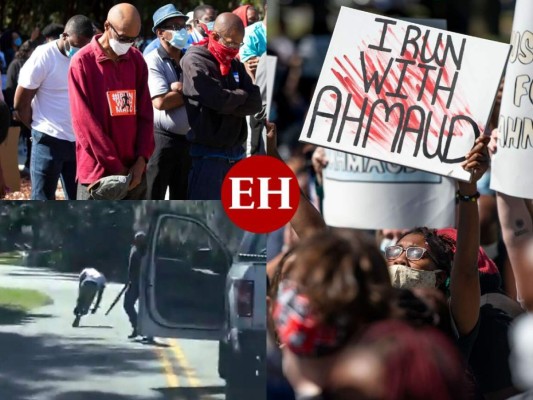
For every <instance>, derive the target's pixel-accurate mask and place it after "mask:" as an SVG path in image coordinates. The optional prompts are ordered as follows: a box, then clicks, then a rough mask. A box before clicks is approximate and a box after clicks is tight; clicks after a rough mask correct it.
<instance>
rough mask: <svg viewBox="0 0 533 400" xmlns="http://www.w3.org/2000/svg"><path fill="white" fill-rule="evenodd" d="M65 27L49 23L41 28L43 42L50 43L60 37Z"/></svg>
mask: <svg viewBox="0 0 533 400" xmlns="http://www.w3.org/2000/svg"><path fill="white" fill-rule="evenodd" d="M64 29H65V27H64V26H63V25H61V24H56V23H51V24H48V25H46V26H45V27H44V28H43V31H42V35H43V36H44V39H45V42H52V41H54V40H56V39H57V38H58V37H60V36H61V34H62V33H63V31H64Z"/></svg>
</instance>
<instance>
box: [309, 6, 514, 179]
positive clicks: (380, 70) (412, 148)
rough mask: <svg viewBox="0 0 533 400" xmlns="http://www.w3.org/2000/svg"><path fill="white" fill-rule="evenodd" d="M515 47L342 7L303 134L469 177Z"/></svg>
mask: <svg viewBox="0 0 533 400" xmlns="http://www.w3.org/2000/svg"><path fill="white" fill-rule="evenodd" d="M509 51H510V46H509V45H507V44H504V43H497V42H492V41H489V40H484V39H479V38H474V37H470V36H465V35H460V34H456V33H451V32H448V31H443V30H440V29H436V28H430V27H427V26H423V25H417V24H414V23H409V22H405V21H400V20H396V19H392V18H386V17H383V16H378V15H375V14H370V13H365V12H362V11H358V10H353V9H349V8H346V7H342V8H341V12H340V15H339V18H338V20H337V24H336V26H335V31H334V33H333V37H332V40H331V44H330V47H329V49H328V53H327V55H326V60H325V62H324V65H323V67H322V72H321V74H320V78H319V80H318V84H317V87H316V90H315V94H314V96H313V100H312V103H311V107H310V109H309V112H308V114H307V118H306V121H305V124H304V127H303V130H302V133H301V135H300V141H303V142H308V143H313V144H316V145H319V146H323V147H327V148H331V149H337V150H342V151H345V152H348V153H352V154H357V155H362V156H366V157H370V158H375V159H379V160H383V161H388V162H391V163H394V164H399V165H404V166H408V167H412V168H416V169H420V170H425V171H428V172H433V173H437V174H440V175H445V176H452V177H455V178H458V179H461V180H465V181H467V180H469V179H470V173H468V172H466V171H464V170H463V169H462V167H461V166H460V164H461V162H462V161H464V155H465V154H466V153H467V152H468V151H469V150H470V149H471V148H472V145H473V143H474V140H475V138H476V137H477V136H479V135H480V134H482V133H483V131H484V128H485V126H486V124H487V121H488V119H489V115H490V112H491V109H492V105H493V102H494V99H495V97H496V92H497V89H498V85H499V83H500V80H501V77H502V73H503V69H504V66H505V63H506V61H507V57H508V54H509Z"/></svg>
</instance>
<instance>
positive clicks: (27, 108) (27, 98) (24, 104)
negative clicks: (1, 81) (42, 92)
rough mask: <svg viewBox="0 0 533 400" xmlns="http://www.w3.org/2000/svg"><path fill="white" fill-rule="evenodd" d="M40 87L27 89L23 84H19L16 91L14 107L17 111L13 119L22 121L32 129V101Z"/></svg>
mask: <svg viewBox="0 0 533 400" xmlns="http://www.w3.org/2000/svg"><path fill="white" fill-rule="evenodd" d="M37 90H38V89H26V88H23V87H22V86H17V90H16V91H15V99H14V101H13V108H14V109H15V112H14V114H13V119H15V120H16V121H20V122H22V123H23V124H24V125H25V126H26V127H28V128H29V129H31V121H32V118H31V116H32V112H31V101H32V100H33V98H34V97H35V95H36V94H37Z"/></svg>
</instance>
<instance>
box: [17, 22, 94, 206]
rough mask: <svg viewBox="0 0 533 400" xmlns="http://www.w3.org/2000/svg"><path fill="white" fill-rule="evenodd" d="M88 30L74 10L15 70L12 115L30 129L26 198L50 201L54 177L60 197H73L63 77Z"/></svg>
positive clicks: (72, 139) (71, 151)
mask: <svg viewBox="0 0 533 400" xmlns="http://www.w3.org/2000/svg"><path fill="white" fill-rule="evenodd" d="M92 35H93V29H92V25H91V21H90V20H89V19H88V18H87V17H85V16H83V15H76V16H74V17H72V18H71V19H69V20H68V22H67V24H66V27H65V32H64V33H63V35H62V37H61V38H60V39H57V40H56V41H54V42H49V43H47V44H46V45H43V46H40V47H38V48H37V49H35V51H34V52H33V54H32V55H31V56H30V58H29V59H28V61H26V63H25V64H24V66H23V67H22V69H21V70H20V74H19V80H18V87H17V90H16V92H15V99H14V109H15V117H16V119H18V120H19V121H21V122H22V123H23V124H24V125H25V126H26V127H28V128H30V127H31V129H32V132H31V135H32V141H33V146H32V147H33V149H32V150H33V151H32V152H31V168H30V175H31V181H32V186H31V199H32V200H55V197H56V196H55V192H56V188H57V183H58V180H59V178H61V183H62V186H63V189H64V192H65V197H66V198H67V199H69V200H75V199H76V182H75V177H76V155H75V154H76V153H75V136H74V132H73V129H72V123H71V118H70V113H69V107H70V102H69V92H68V80H67V79H68V78H67V76H68V69H69V64H70V62H71V59H72V56H73V55H74V54H75V53H76V52H77V51H78V50H79V49H81V48H82V47H84V46H85V45H86V44H88V43H89V41H90V40H91V37H92Z"/></svg>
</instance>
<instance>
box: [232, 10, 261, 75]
mask: <svg viewBox="0 0 533 400" xmlns="http://www.w3.org/2000/svg"><path fill="white" fill-rule="evenodd" d="M264 10H265V15H264V16H263V20H262V21H260V22H256V23H254V24H252V25H249V26H247V27H246V29H245V31H244V32H245V33H244V41H243V43H244V44H243V46H242V47H241V49H240V50H239V56H240V60H241V62H243V63H244V65H245V66H246V71H247V72H248V73H249V74H250V76H251V77H252V79H254V80H255V73H256V70H257V63H258V62H259V58H260V57H261V56H262V55H263V54H264V53H266V48H267V38H266V24H267V3H266V1H265V2H264Z"/></svg>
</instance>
